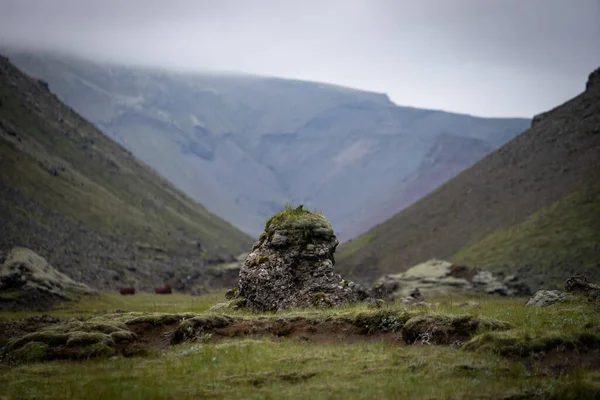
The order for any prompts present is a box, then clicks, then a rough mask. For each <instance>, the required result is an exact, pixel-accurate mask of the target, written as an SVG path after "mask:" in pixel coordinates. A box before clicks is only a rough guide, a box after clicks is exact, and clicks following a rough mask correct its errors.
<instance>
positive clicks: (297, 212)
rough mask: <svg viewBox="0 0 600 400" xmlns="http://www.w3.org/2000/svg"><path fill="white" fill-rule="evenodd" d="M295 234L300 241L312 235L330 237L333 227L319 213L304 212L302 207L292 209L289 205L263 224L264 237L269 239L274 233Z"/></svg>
mask: <svg viewBox="0 0 600 400" xmlns="http://www.w3.org/2000/svg"><path fill="white" fill-rule="evenodd" d="M278 230H280V231H287V232H288V233H289V232H295V233H297V234H299V235H300V236H301V238H302V239H307V238H308V237H310V236H312V235H317V236H325V237H327V238H328V237H331V236H333V227H332V226H331V224H330V223H329V221H328V220H327V218H325V217H324V216H323V215H322V214H321V213H319V212H316V211H309V210H305V209H304V208H303V206H302V205H300V206H298V207H293V206H291V205H289V204H287V205H286V206H285V208H284V209H283V210H282V211H280V212H278V213H276V214H275V215H273V216H272V217H271V218H269V219H268V220H267V223H266V224H265V234H266V237H269V238H271V237H272V236H273V234H274V233H275V232H276V231H278Z"/></svg>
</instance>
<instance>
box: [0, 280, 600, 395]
mask: <svg viewBox="0 0 600 400" xmlns="http://www.w3.org/2000/svg"><path fill="white" fill-rule="evenodd" d="M222 299H223V293H221V292H215V293H212V294H207V295H203V296H199V297H191V296H186V295H172V296H156V295H151V294H140V295H135V296H119V295H115V294H102V295H100V296H98V297H96V298H93V299H88V300H86V301H83V302H81V303H77V304H69V305H67V306H63V307H61V308H59V309H56V310H55V311H52V312H50V314H52V315H56V316H92V315H103V314H106V313H113V312H114V311H115V310H117V309H118V310H123V311H137V312H140V313H144V314H146V315H149V316H150V315H154V316H156V315H160V314H156V313H167V312H168V313H182V312H186V313H188V312H193V313H201V314H203V315H205V316H207V315H208V316H210V315H212V314H214V313H210V312H208V311H207V309H208V308H209V307H210V306H212V305H213V304H214V303H216V302H218V301H221V300H222ZM463 300H465V299H434V300H433V303H435V304H433V305H432V307H430V308H428V309H421V308H413V309H411V310H410V312H411V313H420V314H422V315H424V316H428V317H435V318H441V320H443V319H444V318H453V316H456V315H470V316H473V317H477V318H488V319H497V320H500V321H505V322H507V323H509V324H510V325H511V327H512V329H510V330H508V331H504V332H492V333H487V334H486V333H483V334H482V335H481V336H485V335H488V336H490V337H492V338H493V337H496V338H498V339H501V340H498V341H494V340H486V341H485V342H486V343H487V345H486V346H480V347H478V342H477V341H476V340H475V339H472V340H470V341H469V342H468V343H467V344H466V345H464V346H459V345H427V344H413V345H408V344H406V343H404V342H403V341H402V340H401V339H400V338H398V340H397V341H394V340H390V337H391V338H393V335H392V336H387V337H386V338H383V337H382V338H381V339H380V338H379V337H375V336H373V337H369V335H365V336H364V338H363V339H361V340H357V339H356V338H354V339H353V340H347V341H344V340H343V339H342V340H338V341H323V340H313V341H302V340H298V338H278V337H269V336H263V337H255V336H252V335H247V336H240V337H236V338H231V339H227V338H225V339H223V340H218V341H216V342H212V341H205V340H198V341H193V342H185V343H183V344H179V345H172V346H168V347H164V348H154V349H151V351H150V352H149V354H147V355H146V356H142V357H131V358H126V357H122V356H113V357H109V358H99V359H89V360H84V361H66V360H65V361H46V362H32V363H23V364H20V365H16V366H9V365H5V364H0V365H1V367H0V368H1V369H0V399H2V400H5V399H6V400H7V399H24V398H35V399H122V398H123V399H128V400H133V399H202V398H217V399H220V398H236V399H240V398H241V399H281V398H303V397H306V398H311V399H341V398H357V399H374V398H377V399H381V398H386V399H387V398H406V399H537V398H539V399H550V398H556V399H593V398H599V397H600V365H599V363H598V362H597V361H594V360H598V359H600V354H598V348H599V347H600V346H599V345H600V336H598V335H599V334H600V312H599V311H600V309H599V308H598V306H597V305H594V304H593V303H564V304H561V305H557V306H552V307H549V308H543V309H540V308H526V307H524V299H506V298H497V297H495V298H489V297H488V298H484V297H479V298H475V299H470V300H475V301H477V302H479V307H473V308H464V307H460V306H458V305H456V303H457V302H461V301H463ZM403 310H404V308H403V307H402V306H401V305H399V304H392V305H389V306H388V307H386V308H385V309H383V310H375V309H370V308H368V307H367V306H365V305H359V306H348V307H343V308H339V309H326V310H322V311H319V310H290V311H286V312H284V313H277V314H275V313H267V314H260V315H257V314H251V313H249V312H241V311H232V312H229V313H228V315H229V317H234V318H235V317H237V318H242V319H244V320H247V321H266V320H279V319H281V318H286V317H288V318H290V320H294V318H301V317H304V318H312V319H313V320H314V321H317V322H326V321H342V320H350V319H355V320H356V319H358V318H363V319H365V318H371V319H370V320H368V321H371V320H372V321H376V319H375V318H374V317H376V316H377V315H382V313H388V314H386V315H395V314H393V313H401V312H404V311H403ZM136 315H138V314H136ZM23 316H24V315H23V314H16V313H3V314H2V319H3V320H4V321H7V320H13V319H15V318H22V317H23ZM377 321H381V320H377ZM379 323H380V322H379ZM315 326H316V325H315ZM330 326H332V327H335V326H336V325H335V324H332V325H330ZM334 330H335V328H332V332H331V333H332V335H333V334H339V333H340V332H341V331H340V332H337V333H336V332H333V331H334ZM391 333H392V334H393V332H391ZM479 333H482V332H476V333H475V335H477V334H479ZM584 334H585V335H588V336H583V335H584ZM398 335H400V334H399V333H398ZM494 335H495V336H494ZM594 335H596V336H594ZM481 336H477V337H481ZM338 337H339V335H338ZM486 337H487V336H486ZM582 337H585V338H587V339H586V340H587V341H588V342H589V341H590V340H591V341H592V342H593V343H592V344H590V343H588V342H585V343H584V340H583V339H581V338H582ZM590 337H594V338H595V339H590ZM557 338H558V339H557ZM560 338H562V339H564V340H562V342H561V340H560ZM577 338H579V339H577ZM488 339H489V338H488ZM594 340H596V341H597V343H596V342H594ZM540 341H542V342H543V341H545V342H544V343H550V344H549V345H548V346H546V347H545V348H544V351H537V352H533V353H532V354H530V355H528V356H519V355H518V354H517V353H518V352H517V351H507V349H509V350H510V349H512V350H514V349H516V348H517V347H518V348H519V349H520V351H521V350H523V349H527V348H529V347H531V348H532V349H533V348H534V347H535V346H538V345H539V343H540ZM594 343H595V344H594ZM507 344H508V345H509V346H508V347H507ZM495 345H497V350H501V349H504V350H503V351H494V346H495ZM490 346H491V347H490ZM511 346H512V347H511ZM519 346H520V347H519ZM561 346H562V347H561ZM490 349H491V350H492V351H490ZM538 350H539V348H538Z"/></svg>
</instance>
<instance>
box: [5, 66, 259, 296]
mask: <svg viewBox="0 0 600 400" xmlns="http://www.w3.org/2000/svg"><path fill="white" fill-rule="evenodd" d="M0 165H1V166H2V168H0V187H1V188H2V190H1V196H0V204H1V205H2V209H3V213H2V216H1V217H0V225H1V227H2V231H1V235H0V250H1V251H4V252H8V251H9V250H10V249H11V248H13V247H17V246H24V247H29V248H31V249H32V250H34V251H36V252H37V253H39V254H40V255H42V256H43V257H44V258H47V259H48V260H49V261H50V262H51V263H52V264H54V265H55V266H56V267H57V268H58V269H59V270H61V272H64V273H67V274H68V275H69V276H71V277H72V278H74V279H76V280H80V281H83V282H85V283H88V284H91V285H92V286H95V287H101V288H114V287H116V286H118V285H122V284H126V283H127V282H129V281H130V282H131V283H138V284H139V285H140V287H141V288H146V289H148V288H150V287H151V286H152V285H153V284H159V283H162V281H164V280H166V279H169V278H173V277H174V276H175V275H177V274H180V273H181V270H183V269H186V268H187V269H189V270H195V269H198V271H199V272H198V274H202V269H203V267H204V266H205V265H206V264H210V263H216V262H222V261H229V260H232V259H234V258H235V256H236V255H237V254H239V253H241V252H243V251H245V250H246V249H247V247H248V246H249V245H251V243H252V239H251V238H250V237H248V236H247V235H245V234H243V233H242V232H240V231H239V230H237V229H236V228H235V227H233V226H232V225H231V224H229V223H227V222H225V221H223V220H222V219H220V218H218V217H217V216H215V215H214V214H211V213H210V212H208V211H207V210H206V209H205V208H204V207H203V206H201V205H199V204H198V203H196V202H194V201H193V200H191V199H190V198H189V197H188V196H187V195H185V194H183V193H182V192H180V191H178V190H177V189H176V188H175V187H174V186H173V185H172V184H171V183H170V182H168V181H167V180H166V179H164V178H163V177H162V176H160V175H159V174H158V173H156V171H154V170H153V169H152V168H150V167H149V166H147V165H146V164H145V163H143V162H141V161H139V160H137V159H135V158H134V157H133V156H132V155H131V152H129V151H127V150H125V149H124V148H122V147H121V146H120V145H119V144H118V143H117V142H115V141H113V140H112V139H111V138H109V137H108V136H106V135H104V134H103V133H102V132H100V131H99V130H98V129H97V128H95V127H94V126H93V125H91V124H90V123H89V122H87V121H86V120H85V119H83V118H82V117H80V116H79V115H78V114H77V113H76V112H75V111H73V110H72V109H71V108H69V107H68V106H66V105H64V104H62V103H61V102H60V101H59V100H58V98H57V97H56V95H54V94H53V93H52V92H50V91H49V89H48V85H47V83H46V82H44V81H41V80H39V79H33V78H31V77H29V76H27V75H25V74H24V73H23V72H22V71H20V70H19V69H18V68H16V67H15V66H14V65H13V64H11V63H10V61H9V60H8V58H6V57H1V58H0ZM173 264H176V265H173Z"/></svg>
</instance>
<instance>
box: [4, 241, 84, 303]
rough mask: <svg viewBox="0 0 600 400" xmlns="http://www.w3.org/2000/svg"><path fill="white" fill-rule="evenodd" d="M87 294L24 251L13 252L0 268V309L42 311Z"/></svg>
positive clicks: (82, 288) (43, 260)
mask: <svg viewBox="0 0 600 400" xmlns="http://www.w3.org/2000/svg"><path fill="white" fill-rule="evenodd" d="M91 293H93V291H92V290H91V289H90V288H89V287H88V286H87V285H85V284H83V283H79V282H75V281H74V280H72V279H71V278H69V277H68V276H67V275H65V274H63V273H61V272H59V271H57V270H56V269H55V268H54V267H52V266H51V265H50V264H48V262H46V260H45V259H44V258H42V257H40V256H39V255H37V254H36V253H34V252H33V251H31V250H29V249H26V248H22V247H17V248H14V249H13V250H12V251H11V252H10V253H9V254H8V256H7V257H6V260H5V261H4V263H3V264H2V266H1V267H0V309H10V310H24V309H27V310H43V309H48V308H51V307H52V306H54V305H55V304H56V303H58V302H62V301H69V300H74V299H76V298H78V297H80V296H82V295H87V294H91Z"/></svg>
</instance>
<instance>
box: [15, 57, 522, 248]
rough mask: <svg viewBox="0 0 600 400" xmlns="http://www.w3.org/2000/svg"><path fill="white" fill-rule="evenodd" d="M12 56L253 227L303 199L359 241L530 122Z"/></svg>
mask: <svg viewBox="0 0 600 400" xmlns="http://www.w3.org/2000/svg"><path fill="white" fill-rule="evenodd" d="M9 54H10V57H11V60H13V62H14V63H15V64H16V65H18V66H19V67H20V68H23V70H25V71H27V72H28V73H29V74H31V75H33V76H36V77H39V78H42V79H44V80H45V81H47V82H48V83H49V85H50V88H51V89H52V91H53V92H54V93H56V94H57V96H58V97H59V98H60V99H61V100H62V101H64V102H65V103H66V104H68V105H70V106H71V107H73V108H74V109H75V110H76V111H77V112H79V113H80V114H81V115H83V116H84V117H85V118H87V119H88V120H90V121H91V122H92V123H94V124H95V125H96V126H97V127H99V128H100V129H101V130H102V131H103V132H105V133H106V134H107V135H109V136H110V137H111V138H113V139H114V140H116V141H117V142H119V143H120V144H122V145H123V146H124V147H126V148H127V149H129V150H130V151H131V152H132V153H133V154H134V155H135V156H136V157H138V158H139V159H141V160H143V161H144V162H146V163H147V164H148V165H150V166H151V167H152V168H153V169H154V170H156V171H157V172H158V173H160V174H161V175H162V176H164V177H166V178H167V179H168V180H169V181H171V182H173V184H174V185H175V186H177V187H178V188H180V189H181V190H183V191H184V192H185V193H187V194H188V195H190V196H191V197H192V198H194V199H195V200H197V201H198V202H200V203H201V204H203V205H204V206H206V207H207V208H208V209H209V210H210V211H211V212H214V213H215V214H217V215H219V216H220V217H222V218H223V219H225V220H227V221H229V222H231V223H232V224H234V225H235V226H237V227H239V228H240V229H242V230H243V231H244V232H247V233H249V234H251V235H252V236H258V235H259V234H260V232H261V231H262V228H263V226H264V222H265V220H266V219H267V218H268V217H269V216H271V215H272V214H273V213H275V212H277V211H279V210H280V209H281V208H282V207H283V205H284V204H285V203H288V202H291V203H295V204H298V203H300V204H305V205H306V206H307V207H310V208H313V209H315V208H316V209H319V210H321V211H322V212H323V213H324V214H325V215H327V216H328V218H329V220H330V221H331V222H332V224H333V226H334V227H335V229H336V234H337V235H338V237H339V238H340V240H341V241H344V240H347V239H349V238H351V237H353V236H356V235H358V234H360V233H363V232H365V231H366V230H368V229H369V228H370V227H372V226H374V225H375V224H376V223H378V222H382V221H384V220H385V219H387V218H389V217H390V216H392V215H393V214H394V213H396V212H398V211H399V210H400V209H401V208H402V207H403V206H405V205H408V204H410V203H412V202H413V201H414V200H416V199H418V198H420V197H422V196H424V195H425V194H427V193H429V192H430V191H432V190H434V189H435V188H436V187H437V186H438V185H440V184H441V183H443V182H445V181H446V180H447V179H449V178H451V177H453V176H454V175H456V174H457V173H458V172H460V171H462V170H464V169H465V168H467V167H469V166H470V165H472V164H473V163H475V162H476V161H477V160H479V159H480V158H481V157H482V156H484V155H486V154H488V153H489V152H491V151H493V150H495V149H497V148H498V147H500V146H501V145H503V144H504V143H506V142H507V141H509V140H510V139H512V138H513V137H515V136H516V135H518V134H519V133H521V132H522V131H524V130H525V129H526V128H527V127H528V126H529V123H530V121H529V120H527V119H522V118H513V119H511V118H504V119H502V118H477V117H472V116H467V115H460V114H452V113H446V112H442V111H435V110H423V109H417V108H410V107H399V106H397V105H395V104H393V103H392V102H391V101H390V100H389V99H388V97H387V96H386V95H384V94H380V93H371V92H366V91H360V90H353V89H349V88H344V87H339V86H334V85H326V84H321V83H314V82H304V81H298V80H289V79H277V78H269V77H260V76H248V75H241V74H237V75H236V74H215V73H176V72H172V71H171V72H169V71H159V70H152V69H148V68H141V67H126V66H122V65H114V64H103V63H99V62H92V61H86V60H82V59H78V58H75V57H71V56H67V55H57V54H51V53H31V52H29V53H28V52H24V51H15V50H13V51H11V52H10V53H9ZM439 171H442V173H441V174H440V173H438V172H439Z"/></svg>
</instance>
